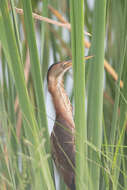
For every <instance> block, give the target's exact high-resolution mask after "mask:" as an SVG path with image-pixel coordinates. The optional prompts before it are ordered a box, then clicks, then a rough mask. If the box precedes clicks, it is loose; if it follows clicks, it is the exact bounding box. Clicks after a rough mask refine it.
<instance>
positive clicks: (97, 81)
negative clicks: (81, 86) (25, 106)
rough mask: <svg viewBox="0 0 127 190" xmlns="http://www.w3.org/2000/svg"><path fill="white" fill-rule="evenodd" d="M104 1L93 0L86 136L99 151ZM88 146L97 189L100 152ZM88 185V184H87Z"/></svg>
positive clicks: (90, 164) (100, 141) (94, 183)
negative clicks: (91, 56)
mask: <svg viewBox="0 0 127 190" xmlns="http://www.w3.org/2000/svg"><path fill="white" fill-rule="evenodd" d="M105 13H106V1H105V0H95V4H94V18H93V34H92V48H91V54H92V55H94V58H93V60H92V62H93V63H92V64H90V75H89V77H90V79H89V81H90V83H89V85H88V87H89V89H88V117H87V118H88V120H87V121H88V136H89V141H90V142H91V143H92V144H93V145H94V146H96V148H97V150H99V152H100V151H101V144H102V119H103V116H102V110H103V77H104V40H105ZM99 152H97V151H96V152H95V151H94V150H92V148H90V150H89V159H90V160H91V161H90V163H89V168H90V177H91V181H92V185H93V187H94V189H96V190H98V189H99V178H100V168H99V165H98V164H99V161H100V153H99ZM89 185H90V184H89Z"/></svg>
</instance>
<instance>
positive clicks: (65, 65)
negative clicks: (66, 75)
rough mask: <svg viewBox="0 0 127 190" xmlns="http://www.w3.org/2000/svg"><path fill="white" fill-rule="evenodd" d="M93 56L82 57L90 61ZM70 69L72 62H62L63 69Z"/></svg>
mask: <svg viewBox="0 0 127 190" xmlns="http://www.w3.org/2000/svg"><path fill="white" fill-rule="evenodd" d="M93 57H94V56H93V55H89V56H85V57H84V60H88V59H91V58H93ZM71 67H72V60H69V61H65V62H64V69H69V68H71Z"/></svg>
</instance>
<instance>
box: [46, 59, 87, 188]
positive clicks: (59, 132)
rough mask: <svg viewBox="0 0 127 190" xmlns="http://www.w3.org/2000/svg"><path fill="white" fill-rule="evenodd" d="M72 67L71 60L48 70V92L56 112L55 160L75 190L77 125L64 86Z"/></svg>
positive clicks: (65, 179)
mask: <svg viewBox="0 0 127 190" xmlns="http://www.w3.org/2000/svg"><path fill="white" fill-rule="evenodd" d="M90 57H91V56H88V57H86V59H88V58H90ZM79 66H80V65H79ZM71 67H72V61H71V60H70V61H65V62H59V63H56V64H53V65H52V66H51V67H50V68H49V70H48V75H47V80H48V90H49V92H50V93H51V96H52V99H53V104H54V107H55V110H56V119H55V124H54V127H53V132H52V134H51V151H52V156H53V160H54V162H55V165H56V167H57V169H58V171H59V173H60V175H61V176H62V177H63V179H64V182H65V183H66V185H67V186H68V187H69V189H71V190H75V189H76V188H75V171H74V168H75V142H74V141H75V135H74V131H75V124H74V121H73V115H72V106H71V103H70V100H69V98H68V96H67V94H66V92H65V90H64V85H63V76H64V74H65V72H67V71H68V70H69V69H70V68H71Z"/></svg>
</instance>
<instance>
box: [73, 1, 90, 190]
mask: <svg viewBox="0 0 127 190" xmlns="http://www.w3.org/2000/svg"><path fill="white" fill-rule="evenodd" d="M70 8H71V9H70V10H71V12H70V15H71V27H72V30H71V40H72V62H73V71H74V100H75V126H76V132H75V135H76V136H75V137H76V189H77V190H79V189H84V188H85V189H87V177H88V176H87V174H88V172H87V159H86V156H87V146H86V141H87V128H86V120H85V65H84V1H83V0H77V1H73V0H71V1H70ZM85 172H86V173H85Z"/></svg>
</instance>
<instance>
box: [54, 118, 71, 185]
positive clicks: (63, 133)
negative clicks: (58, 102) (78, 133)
mask: <svg viewBox="0 0 127 190" xmlns="http://www.w3.org/2000/svg"><path fill="white" fill-rule="evenodd" d="M51 149H52V155H53V159H54V162H55V165H56V167H57V169H58V170H59V172H60V174H61V175H62V176H63V178H64V181H65V183H66V184H67V185H68V186H69V187H70V186H71V185H72V183H74V168H75V145H74V127H73V126H72V127H70V125H68V123H67V122H66V121H65V120H64V119H62V117H60V116H59V117H57V120H56V122H55V125H54V129H53V132H52V134H51Z"/></svg>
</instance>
